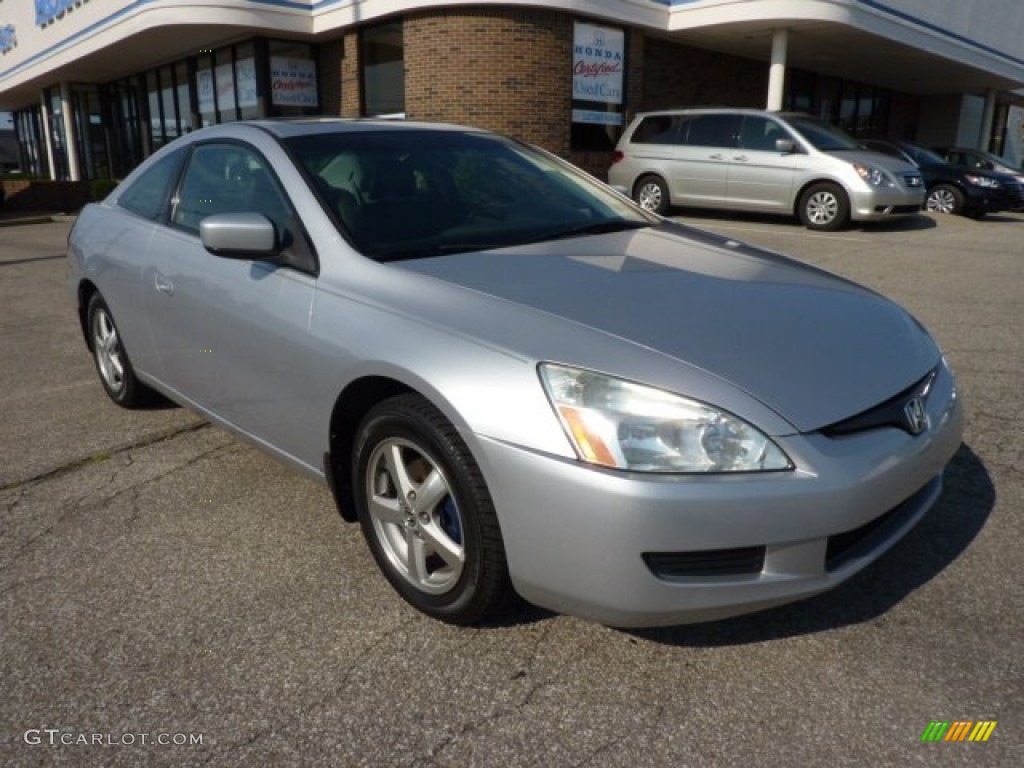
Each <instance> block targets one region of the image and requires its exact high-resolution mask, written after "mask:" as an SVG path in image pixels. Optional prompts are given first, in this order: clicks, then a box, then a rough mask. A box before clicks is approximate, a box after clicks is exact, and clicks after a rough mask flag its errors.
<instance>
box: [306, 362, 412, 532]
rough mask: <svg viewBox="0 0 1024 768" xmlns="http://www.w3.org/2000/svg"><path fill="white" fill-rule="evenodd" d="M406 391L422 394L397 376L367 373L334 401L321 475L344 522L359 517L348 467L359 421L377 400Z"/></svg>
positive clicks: (380, 400) (386, 398) (405, 392)
mask: <svg viewBox="0 0 1024 768" xmlns="http://www.w3.org/2000/svg"><path fill="white" fill-rule="evenodd" d="M407 393H413V394H418V395H420V396H421V397H423V396H424V395H423V393H422V392H418V391H417V390H416V389H414V388H413V387H411V386H409V385H408V384H406V383H404V382H402V381H399V380H397V379H393V378H390V377H388V376H381V375H367V376H363V377H361V378H359V379H355V380H353V381H351V382H349V383H348V385H347V386H346V387H345V388H344V389H343V390H342V391H341V392H340V393H339V394H338V397H337V399H336V400H335V401H334V407H333V408H332V409H331V420H330V425H329V431H328V452H327V454H326V455H325V456H324V475H325V476H326V478H327V484H328V486H330V489H331V493H332V495H333V496H334V503H335V505H336V506H337V507H338V513H339V514H340V515H341V517H342V519H343V520H345V521H347V522H350V523H354V522H357V520H358V518H357V517H356V512H355V497H354V495H353V490H352V478H351V475H350V472H349V469H350V467H351V466H352V452H353V449H354V447H355V439H356V432H357V430H358V429H359V424H360V423H361V422H362V420H363V417H364V416H366V414H367V413H369V411H370V409H372V408H373V407H374V406H376V405H377V404H378V403H381V402H383V401H385V400H388V399H390V398H392V397H396V396H397V395H402V394H407ZM428 399H429V398H428Z"/></svg>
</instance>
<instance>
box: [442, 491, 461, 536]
mask: <svg viewBox="0 0 1024 768" xmlns="http://www.w3.org/2000/svg"><path fill="white" fill-rule="evenodd" d="M440 522H441V530H443V531H444V532H445V533H446V534H447V535H448V538H449V539H451V540H452V541H454V542H455V543H456V544H461V543H462V523H461V521H460V520H459V511H458V509H456V507H455V499H453V498H452V497H451V496H448V497H447V498H446V499H445V500H444V501H443V502H442V503H441V521H440Z"/></svg>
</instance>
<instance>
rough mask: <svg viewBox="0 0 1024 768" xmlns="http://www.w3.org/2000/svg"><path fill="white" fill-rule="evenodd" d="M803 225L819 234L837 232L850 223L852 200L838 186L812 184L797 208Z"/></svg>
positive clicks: (802, 196)
mask: <svg viewBox="0 0 1024 768" xmlns="http://www.w3.org/2000/svg"><path fill="white" fill-rule="evenodd" d="M797 208H798V213H799V216H800V221H801V223H802V224H803V225H804V226H805V227H807V228H808V229H812V230H815V231H817V232H835V231H836V230H840V229H843V228H844V227H846V226H847V225H848V224H849V223H850V199H849V198H848V197H847V196H846V192H845V191H844V190H843V188H842V187H840V186H839V185H838V184H833V183H832V182H821V183H819V184H812V185H811V186H810V187H808V188H807V189H806V190H805V191H804V193H803V194H802V195H801V196H800V202H799V204H798V206H797Z"/></svg>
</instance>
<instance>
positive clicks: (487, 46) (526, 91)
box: [405, 8, 572, 157]
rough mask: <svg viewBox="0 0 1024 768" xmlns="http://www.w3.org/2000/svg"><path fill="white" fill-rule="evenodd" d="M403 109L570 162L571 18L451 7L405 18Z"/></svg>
mask: <svg viewBox="0 0 1024 768" xmlns="http://www.w3.org/2000/svg"><path fill="white" fill-rule="evenodd" d="M405 72H406V75H405V110H406V115H407V116H408V117H409V118H410V119H412V120H443V121H449V122H455V123H463V124H466V125H473V126H478V127H481V128H487V129H489V130H494V131H499V132H501V133H505V134H508V135H510V136H514V137H516V138H518V139H522V140H523V141H527V142H531V143H534V144H538V145H540V146H542V147H544V148H545V149H548V150H551V151H552V152H554V153H556V154H558V155H561V156H563V157H567V156H568V155H569V120H570V115H571V109H572V106H571V105H572V20H571V17H570V16H569V15H568V14H564V13H557V12H552V11H545V10H539V9H508V10H506V9H481V8H453V9H451V10H447V11H445V10H440V11H429V12H423V13H414V14H411V15H409V16H407V17H406V19H405Z"/></svg>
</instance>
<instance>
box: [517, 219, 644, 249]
mask: <svg viewBox="0 0 1024 768" xmlns="http://www.w3.org/2000/svg"><path fill="white" fill-rule="evenodd" d="M649 226H651V223H650V222H648V221H626V220H625V219H614V220H612V221H594V222H591V223H589V224H578V225H576V226H575V227H569V228H568V229H560V230H558V231H557V232H552V233H551V234H548V235H544V236H543V237H538V238H537V239H536V240H535V241H534V242H538V243H542V242H544V241H546V240H565V239H566V238H569V237H582V236H583V235H603V234H606V233H608V232H625V231H627V230H630V229H644V228H646V227H649Z"/></svg>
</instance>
